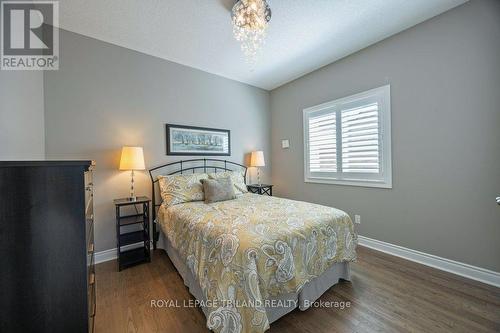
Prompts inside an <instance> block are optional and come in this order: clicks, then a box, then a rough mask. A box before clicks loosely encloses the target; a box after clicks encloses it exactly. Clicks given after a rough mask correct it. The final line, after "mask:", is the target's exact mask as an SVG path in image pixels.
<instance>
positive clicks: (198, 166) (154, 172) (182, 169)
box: [149, 158, 248, 250]
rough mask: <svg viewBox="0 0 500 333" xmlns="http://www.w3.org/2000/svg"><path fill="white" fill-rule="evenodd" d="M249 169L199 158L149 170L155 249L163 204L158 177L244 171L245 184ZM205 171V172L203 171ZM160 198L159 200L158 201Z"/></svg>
mask: <svg viewBox="0 0 500 333" xmlns="http://www.w3.org/2000/svg"><path fill="white" fill-rule="evenodd" d="M247 169H248V168H247V167H246V166H244V165H243V164H239V163H235V162H231V161H227V160H218V159H212V158H198V159H192V160H181V161H177V162H173V163H168V164H164V165H160V166H157V167H155V168H153V169H150V170H149V176H150V177H151V193H152V197H153V198H152V201H153V249H155V250H156V242H157V241H158V237H159V232H158V231H157V228H156V216H157V214H158V209H159V207H160V206H161V204H162V199H161V195H159V193H160V192H159V186H158V176H170V175H176V174H187V173H201V172H203V173H207V172H219V171H220V172H224V171H237V170H241V171H244V176H243V179H244V180H245V184H246V181H247ZM202 170H203V171H202ZM157 198H158V199H157Z"/></svg>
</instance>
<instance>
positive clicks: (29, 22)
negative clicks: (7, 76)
mask: <svg viewBox="0 0 500 333" xmlns="http://www.w3.org/2000/svg"><path fill="white" fill-rule="evenodd" d="M57 16H58V2H57V1H34V2H33V1H2V15H1V19H2V24H1V27H2V34H1V37H2V58H4V59H2V69H57V68H47V66H46V65H47V64H48V63H50V64H54V61H57V55H58V54H57V53H58V51H59V50H58V47H57V48H55V46H56V42H57V41H56V37H57V38H58V36H59V34H58V33H55V32H56V30H57V29H56V28H54V25H57V24H58V22H57V19H58V17H57ZM30 56H31V57H30ZM54 56H55V57H54ZM47 57H52V58H51V59H50V61H48V60H49V59H48V58H47ZM40 60H44V61H40ZM14 67H15V68H14ZM28 67H29V68H28ZM52 67H54V66H52Z"/></svg>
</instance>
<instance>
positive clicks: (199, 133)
mask: <svg viewBox="0 0 500 333" xmlns="http://www.w3.org/2000/svg"><path fill="white" fill-rule="evenodd" d="M166 132H167V133H166V134H167V155H189V156H193V155H204V156H207V155H209V156H229V155H231V131H229V130H223V129H216V128H206V127H194V126H181V125H173V124H166Z"/></svg>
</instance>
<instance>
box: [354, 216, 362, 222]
mask: <svg viewBox="0 0 500 333" xmlns="http://www.w3.org/2000/svg"><path fill="white" fill-rule="evenodd" d="M354 223H356V224H361V215H354Z"/></svg>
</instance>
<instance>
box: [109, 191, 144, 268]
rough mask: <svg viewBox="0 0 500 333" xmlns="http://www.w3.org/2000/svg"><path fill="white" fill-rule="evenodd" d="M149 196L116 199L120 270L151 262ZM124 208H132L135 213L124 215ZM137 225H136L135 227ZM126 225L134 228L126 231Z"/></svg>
mask: <svg viewBox="0 0 500 333" xmlns="http://www.w3.org/2000/svg"><path fill="white" fill-rule="evenodd" d="M150 202H151V200H150V199H149V198H148V197H138V198H137V199H136V200H134V201H131V200H129V199H128V198H125V199H116V200H114V203H115V207H116V243H117V244H116V251H117V258H118V271H121V270H122V269H124V268H127V267H130V266H134V265H137V264H140V263H143V262H151V249H150V246H151V245H150V242H149V207H150ZM123 208H127V210H128V211H130V209H132V210H133V211H134V212H135V213H132V214H125V215H122V211H123ZM133 226H136V227H133ZM124 227H127V228H132V229H133V230H131V231H126V232H125V231H124V230H123V229H125V228H124ZM138 243H142V244H143V245H142V246H140V247H134V248H132V249H126V250H125V249H123V248H124V247H127V246H129V245H133V244H138Z"/></svg>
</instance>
